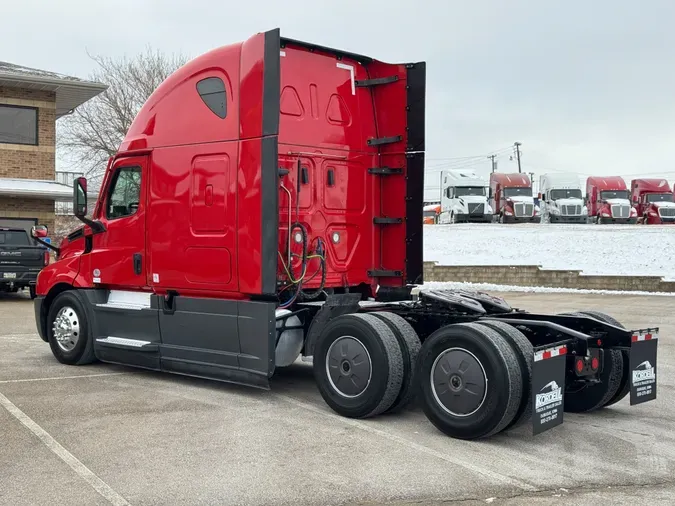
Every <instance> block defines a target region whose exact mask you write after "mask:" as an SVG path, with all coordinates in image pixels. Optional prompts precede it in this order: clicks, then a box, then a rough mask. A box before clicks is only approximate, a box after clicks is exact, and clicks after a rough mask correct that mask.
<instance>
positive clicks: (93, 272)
mask: <svg viewBox="0 0 675 506" xmlns="http://www.w3.org/2000/svg"><path fill="white" fill-rule="evenodd" d="M148 170H149V164H148V156H147V155H144V156H133V157H125V158H120V159H118V160H116V161H115V162H114V163H113V165H112V167H111V169H110V174H109V175H108V178H107V180H108V181H110V184H109V185H108V186H107V187H104V188H102V189H101V192H102V194H101V195H100V199H101V202H102V205H101V206H100V208H99V209H98V210H97V212H98V215H97V218H98V220H99V221H100V222H101V223H102V224H103V225H104V226H105V229H106V230H105V232H102V233H97V234H94V235H93V237H92V241H93V248H92V251H91V253H89V254H88V255H85V256H87V257H89V258H88V262H85V263H83V266H84V265H86V264H88V269H89V272H86V271H85V272H83V273H82V274H83V276H85V277H86V278H89V279H91V280H92V282H93V283H94V284H95V285H99V286H105V287H106V288H111V289H124V288H128V289H134V288H140V287H144V286H147V285H148V283H147V279H146V264H147V260H146V252H145V215H146V209H147V204H146V194H147V186H148V179H149V177H148ZM83 261H84V258H83Z"/></svg>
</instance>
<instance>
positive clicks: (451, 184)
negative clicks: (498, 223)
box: [440, 170, 492, 223]
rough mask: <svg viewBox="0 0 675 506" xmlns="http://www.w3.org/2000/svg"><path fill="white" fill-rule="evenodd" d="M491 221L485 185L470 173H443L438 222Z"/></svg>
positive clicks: (464, 171)
mask: <svg viewBox="0 0 675 506" xmlns="http://www.w3.org/2000/svg"><path fill="white" fill-rule="evenodd" d="M491 221H492V208H491V207H490V205H489V203H488V198H487V183H486V182H485V181H484V180H483V179H482V178H481V177H480V176H478V175H477V174H476V173H475V172H472V171H466V170H449V171H444V172H443V191H442V194H441V216H440V222H441V223H464V222H483V223H490V222H491Z"/></svg>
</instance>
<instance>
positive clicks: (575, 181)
mask: <svg viewBox="0 0 675 506" xmlns="http://www.w3.org/2000/svg"><path fill="white" fill-rule="evenodd" d="M539 202H540V204H539V207H540V209H541V221H542V222H543V223H588V209H587V208H586V205H585V203H584V199H583V194H582V190H581V181H579V176H577V175H576V174H559V173H558V174H544V175H542V176H541V178H540V179H539Z"/></svg>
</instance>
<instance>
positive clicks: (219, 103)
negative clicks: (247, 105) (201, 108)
mask: <svg viewBox="0 0 675 506" xmlns="http://www.w3.org/2000/svg"><path fill="white" fill-rule="evenodd" d="M197 92H198V93H199V96H200V97H202V100H203V101H204V103H205V104H206V106H207V107H208V108H209V109H211V111H212V112H213V113H214V114H215V115H216V116H218V117H219V118H225V116H227V96H226V94H225V83H223V80H222V79H220V78H218V77H207V78H206V79H202V80H201V81H199V82H198V83H197Z"/></svg>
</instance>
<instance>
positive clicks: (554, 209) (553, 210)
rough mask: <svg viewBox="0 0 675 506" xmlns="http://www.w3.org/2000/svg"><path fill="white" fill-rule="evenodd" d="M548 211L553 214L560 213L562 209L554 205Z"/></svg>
mask: <svg viewBox="0 0 675 506" xmlns="http://www.w3.org/2000/svg"><path fill="white" fill-rule="evenodd" d="M548 212H549V213H551V214H560V209H558V208H557V207H552V208H551V209H549V211H548Z"/></svg>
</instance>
